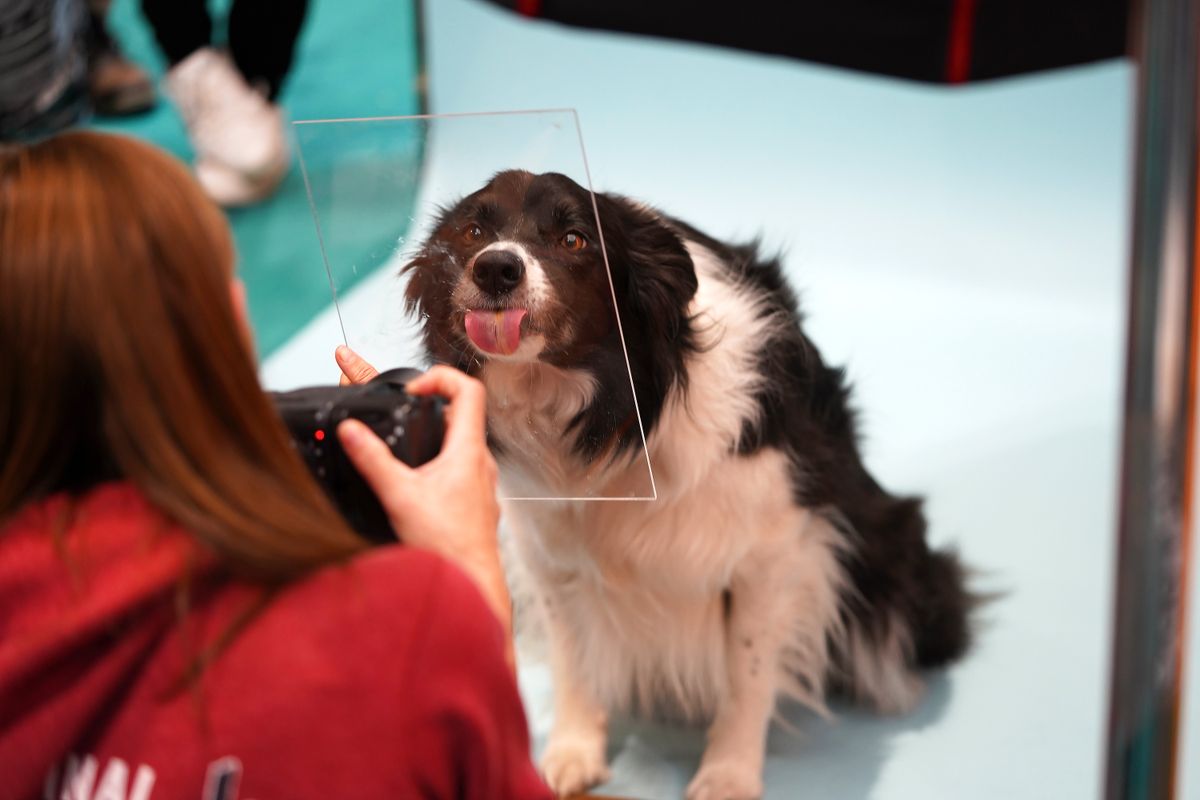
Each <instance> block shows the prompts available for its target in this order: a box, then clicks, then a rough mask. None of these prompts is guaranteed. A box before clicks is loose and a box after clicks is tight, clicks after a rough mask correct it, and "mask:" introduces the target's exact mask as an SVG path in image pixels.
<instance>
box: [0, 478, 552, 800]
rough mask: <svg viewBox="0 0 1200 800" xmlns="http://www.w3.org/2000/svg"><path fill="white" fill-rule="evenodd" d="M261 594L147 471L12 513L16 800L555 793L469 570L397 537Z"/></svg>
mask: <svg viewBox="0 0 1200 800" xmlns="http://www.w3.org/2000/svg"><path fill="white" fill-rule="evenodd" d="M60 532H61V535H60ZM185 576H188V577H186V579H185ZM185 580H186V583H187V585H188V591H187V596H188V597H189V598H190V600H189V601H188V604H187V608H186V609H185V608H184V605H183V603H182V602H181V597H182V596H183V594H182V593H181V591H180V587H181V585H183V583H184V582H185ZM260 597H261V591H260V590H259V589H257V588H256V587H254V586H252V585H249V584H245V583H239V582H237V581H235V580H233V579H231V578H229V577H222V575H221V571H220V570H219V569H217V567H216V565H215V560H214V559H213V558H212V557H210V556H207V555H205V554H204V551H203V550H202V549H201V547H200V546H199V545H198V544H197V543H196V542H195V540H193V539H192V538H191V537H190V536H188V535H187V534H185V533H184V532H182V531H180V530H179V529H178V528H176V527H175V526H173V525H172V524H171V523H170V522H169V521H168V520H166V519H165V518H164V517H163V516H162V515H161V514H160V513H159V512H157V511H156V510H155V509H154V508H153V507H152V506H150V505H149V504H148V503H147V502H146V501H145V500H144V499H142V497H141V496H140V494H139V493H138V492H137V491H136V490H135V489H134V488H132V487H130V486H129V485H125V484H109V485H105V486H102V487H100V488H98V489H96V490H94V491H92V492H91V493H89V494H88V495H86V496H85V497H83V498H81V499H79V500H77V501H75V502H74V503H69V502H68V501H67V499H66V498H65V497H63V496H56V497H54V498H52V499H50V500H48V501H46V502H43V503H39V504H37V505H35V506H31V507H27V508H25V509H23V510H22V511H20V512H19V513H18V514H16V515H15V517H13V518H11V519H9V520H8V521H6V522H5V523H4V525H3V526H2V527H0V796H2V797H4V798H6V799H7V798H12V799H13V800H24V798H30V799H31V800H32V799H33V798H42V797H45V798H53V800H59V799H60V798H68V800H173V799H174V798H186V799H187V800H192V799H193V798H194V799H195V800H235V799H236V798H239V797H241V798H247V799H249V798H253V800H285V799H286V800H303V799H304V798H322V800H328V799H329V798H359V799H361V800H369V799H370V798H388V800H394V799H395V798H452V797H454V798H459V797H461V798H479V799H480V800H495V799H497V798H509V797H512V798H549V797H551V794H550V792H549V791H548V790H547V789H546V787H545V786H544V785H543V784H542V783H541V782H540V781H539V779H538V777H537V775H536V773H535V771H534V769H533V767H532V765H531V763H530V760H529V736H528V731H527V728H526V722H525V716H524V713H523V711H522V709H521V704H520V699H519V697H518V695H517V689H516V684H515V682H514V680H513V677H512V674H511V673H510V672H509V670H508V667H507V666H506V664H505V662H504V642H503V634H502V632H501V629H500V625H499V623H498V622H497V621H496V619H495V617H493V616H492V615H491V613H490V612H489V610H488V608H487V606H486V604H485V603H484V601H483V599H482V597H481V596H480V594H479V592H478V591H476V589H475V587H474V585H473V584H472V583H471V582H470V580H468V579H467V578H466V576H464V575H463V574H462V573H460V572H459V571H458V570H457V569H456V568H455V567H453V566H451V565H450V564H448V563H447V562H445V561H442V560H441V559H439V558H437V557H436V556H433V555H430V554H429V553H426V552H422V551H419V550H414V549H408V548H404V547H384V548H378V549H376V550H373V551H371V552H368V553H366V554H364V555H362V556H359V557H358V558H356V559H354V560H353V561H352V562H350V563H349V564H348V565H344V566H338V567H329V568H325V569H322V570H319V571H317V572H315V573H313V574H312V575H310V576H309V577H307V578H305V579H303V580H299V581H296V582H295V583H293V584H291V585H289V586H288V587H286V588H284V589H283V590H281V591H279V592H278V593H277V594H276V595H275V596H274V597H272V598H271V599H270V600H269V601H268V602H267V603H266V604H265V605H262V604H261V603H260V601H259V598H260ZM223 639H225V641H224V642H223V643H222V640H223ZM214 646H216V655H215V656H214V657H213V658H212V659H211V660H206V658H205V654H206V653H209V652H213V649H214ZM197 664H203V668H202V670H201V671H200V673H199V678H198V679H196V680H192V681H188V680H187V679H186V677H185V676H186V675H187V674H188V672H189V667H190V666H195V665H197Z"/></svg>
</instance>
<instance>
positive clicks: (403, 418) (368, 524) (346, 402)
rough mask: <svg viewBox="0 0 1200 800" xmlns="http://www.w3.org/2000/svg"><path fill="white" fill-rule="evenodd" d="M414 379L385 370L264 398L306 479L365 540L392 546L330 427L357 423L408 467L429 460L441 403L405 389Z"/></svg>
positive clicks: (410, 372) (377, 508)
mask: <svg viewBox="0 0 1200 800" xmlns="http://www.w3.org/2000/svg"><path fill="white" fill-rule="evenodd" d="M420 374H421V373H420V372H418V371H417V370H414V369H392V370H388V371H387V372H382V373H380V374H379V375H377V376H376V377H375V378H374V379H372V380H371V381H370V382H368V383H364V384H359V385H357V386H315V387H311V388H307V389H295V390H293V391H290V392H272V393H271V399H272V400H273V401H274V403H275V407H276V408H277V409H278V410H279V414H280V416H282V417H283V422H284V424H285V425H286V426H287V429H288V431H289V432H290V433H291V435H292V444H293V446H295V448H296V450H297V452H299V453H300V456H301V458H303V459H304V463H305V464H307V465H308V468H309V470H310V471H311V472H312V474H313V477H315V478H316V479H317V482H318V483H319V484H321V486H322V487H324V489H325V491H326V493H327V494H328V495H329V497H330V499H332V500H333V502H334V504H335V505H336V506H337V508H338V510H339V511H340V512H341V513H342V516H344V517H345V518H346V521H347V522H349V523H350V526H351V527H352V528H354V530H355V531H357V532H358V533H359V535H361V536H362V537H364V538H366V539H368V540H370V541H372V542H378V543H386V542H394V541H396V535H395V533H394V532H393V531H392V526H391V524H390V523H389V522H388V519H387V515H386V514H385V513H384V511H383V507H382V506H381V505H380V504H379V499H378V498H377V497H376V496H375V493H374V492H373V491H371V488H370V487H369V486H368V485H367V482H366V481H365V480H363V477H362V476H361V475H360V474H359V473H358V470H356V469H355V468H354V465H353V464H352V463H350V459H349V458H348V457H347V456H346V453H345V451H344V450H342V445H341V442H340V441H339V440H338V437H337V426H338V424H340V423H341V422H342V421H343V420H346V419H357V420H360V421H362V422H363V423H365V424H366V425H367V427H369V428H370V429H371V430H373V431H374V432H375V433H376V435H378V436H379V438H380V439H383V441H385V442H387V445H388V447H390V448H391V450H392V453H393V454H395V456H396V458H398V459H400V460H401V461H403V462H404V463H406V464H408V465H409V466H410V467H419V466H420V465H421V464H424V463H425V462H427V461H429V460H430V459H432V458H433V457H434V456H436V455H437V454H438V453H439V452H440V451H441V449H442V438H443V436H444V434H445V423H444V410H445V406H446V401H445V399H443V398H441V397H417V396H415V395H411V394H408V393H407V392H406V391H405V390H404V387H405V385H406V384H407V383H408V382H409V381H410V380H412V379H413V378H415V377H417V376H418V375H420Z"/></svg>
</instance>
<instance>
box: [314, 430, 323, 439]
mask: <svg viewBox="0 0 1200 800" xmlns="http://www.w3.org/2000/svg"><path fill="white" fill-rule="evenodd" d="M313 438H314V439H316V440H317V441H318V442H323V441H325V431H317V432H316V433H314V434H313Z"/></svg>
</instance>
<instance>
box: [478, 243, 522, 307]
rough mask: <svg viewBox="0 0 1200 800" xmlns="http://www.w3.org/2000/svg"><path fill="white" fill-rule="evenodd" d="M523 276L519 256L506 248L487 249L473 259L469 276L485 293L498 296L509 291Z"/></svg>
mask: <svg viewBox="0 0 1200 800" xmlns="http://www.w3.org/2000/svg"><path fill="white" fill-rule="evenodd" d="M524 277H525V265H524V264H522V263H521V257H520V256H518V255H517V254H516V253H513V252H510V251H508V250H489V251H487V252H486V253H481V254H480V255H479V257H478V258H476V259H475V267H474V269H473V270H472V271H471V278H472V279H473V280H474V281H475V285H476V286H478V287H479V288H480V289H482V290H483V291H484V292H486V293H487V294H490V295H492V296H495V297H498V296H500V295H502V294H504V293H505V292H511V291H512V290H513V289H515V288H516V287H517V286H518V285H519V284H520V283H521V279H522V278H524Z"/></svg>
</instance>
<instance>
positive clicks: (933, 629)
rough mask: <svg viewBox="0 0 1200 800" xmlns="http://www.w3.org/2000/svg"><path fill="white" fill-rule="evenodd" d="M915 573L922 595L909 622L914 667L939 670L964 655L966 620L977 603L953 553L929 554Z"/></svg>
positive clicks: (968, 634) (967, 639)
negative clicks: (917, 573) (938, 668)
mask: <svg viewBox="0 0 1200 800" xmlns="http://www.w3.org/2000/svg"><path fill="white" fill-rule="evenodd" d="M918 569H919V572H920V577H919V583H920V585H921V586H922V587H923V588H924V591H923V592H922V594H921V595H920V599H919V601H918V602H917V604H916V608H915V609H914V615H913V616H914V618H913V620H912V626H913V634H914V635H913V649H914V651H915V652H914V655H915V657H916V662H917V666H918V667H921V668H928V667H941V666H944V665H946V664H949V663H950V662H952V661H954V660H956V659H958V658H959V657H961V656H962V655H963V654H964V653H965V652H966V651H967V647H968V645H969V644H970V640H971V631H970V624H969V618H970V614H971V610H972V608H974V607H975V606H976V605H977V602H976V599H975V597H974V596H973V595H972V594H971V593H970V591H969V590H968V589H967V574H966V570H965V569H963V566H962V563H961V562H960V561H959V559H958V555H957V554H956V553H953V552H950V551H945V550H941V551H939V550H932V551H929V553H928V555H927V556H926V558H925V559H923V563H922V564H921V566H920V567H919V568H918Z"/></svg>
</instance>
